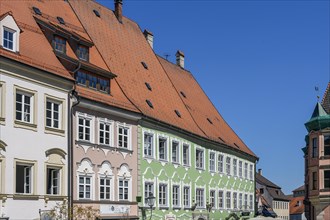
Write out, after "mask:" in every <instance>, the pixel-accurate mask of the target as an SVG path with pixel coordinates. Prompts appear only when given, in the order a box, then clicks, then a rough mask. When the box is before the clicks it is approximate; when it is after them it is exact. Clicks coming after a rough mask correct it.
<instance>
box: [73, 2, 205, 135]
mask: <svg viewBox="0 0 330 220" xmlns="http://www.w3.org/2000/svg"><path fill="white" fill-rule="evenodd" d="M69 3H70V4H71V6H72V8H73V10H74V11H75V13H76V14H77V16H78V18H79V19H80V21H81V23H82V24H83V25H84V28H85V29H86V31H87V32H88V33H89V35H90V37H91V39H92V41H93V42H94V44H95V46H96V47H97V48H98V50H99V51H100V53H101V54H102V57H103V58H104V60H105V62H106V64H107V66H108V67H109V69H110V71H111V72H113V73H114V74H116V75H117V77H116V78H115V80H116V81H117V82H118V83H119V85H120V87H121V89H122V90H123V92H124V93H125V94H126V96H127V97H128V98H129V99H130V100H131V102H132V103H134V105H135V106H136V107H137V108H138V109H139V110H140V111H141V112H142V113H143V114H144V115H145V116H146V117H148V118H152V119H154V120H158V121H161V122H163V123H165V124H168V125H171V126H174V127H176V128H179V129H184V130H185V131H189V132H192V133H194V134H197V135H199V136H202V137H206V136H205V134H204V133H203V132H202V131H201V129H200V128H199V127H198V126H197V125H196V123H195V122H194V120H193V118H192V117H191V115H190V113H189V112H188V110H187V109H186V107H185V105H184V103H183V102H182V100H181V99H180V97H179V96H178V94H177V92H176V90H175V88H174V86H173V84H172V83H171V81H170V80H169V78H168V77H167V75H166V73H165V71H164V69H163V67H162V66H161V64H160V63H159V61H158V59H157V57H156V55H155V53H154V51H153V50H152V49H151V47H150V46H149V44H148V43H147V41H146V39H145V37H144V35H143V33H142V32H141V29H140V27H139V26H138V25H137V24H136V23H135V22H133V21H131V20H129V19H127V18H126V17H123V19H122V23H120V22H118V20H117V18H116V16H115V14H114V12H113V11H112V10H109V9H108V8H106V7H104V6H102V5H99V4H98V3H96V2H94V1H69ZM94 9H97V10H98V11H99V13H100V14H101V16H100V17H97V16H96V15H95V13H94V12H93V10H94ZM142 62H144V63H145V64H146V65H147V68H145V67H144V66H143V65H142ZM146 82H147V83H149V85H150V86H151V88H152V90H151V91H150V90H149V89H148V88H147V87H146V85H145V83H146ZM147 100H149V101H150V103H151V104H152V106H153V107H149V105H148V102H147ZM175 110H177V112H178V113H179V115H180V116H181V117H179V116H178V115H177V114H176V112H175Z"/></svg>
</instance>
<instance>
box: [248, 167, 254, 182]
mask: <svg viewBox="0 0 330 220" xmlns="http://www.w3.org/2000/svg"><path fill="white" fill-rule="evenodd" d="M253 171H254V170H253V164H250V169H249V177H250V180H253V173H254V172H253Z"/></svg>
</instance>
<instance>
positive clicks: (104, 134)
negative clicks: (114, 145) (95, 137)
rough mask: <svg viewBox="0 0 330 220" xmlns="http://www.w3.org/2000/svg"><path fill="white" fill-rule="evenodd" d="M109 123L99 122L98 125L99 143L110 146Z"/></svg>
mask: <svg viewBox="0 0 330 220" xmlns="http://www.w3.org/2000/svg"><path fill="white" fill-rule="evenodd" d="M110 137H111V123H108V122H105V121H100V123H99V143H100V144H103V145H110V143H111V140H110Z"/></svg>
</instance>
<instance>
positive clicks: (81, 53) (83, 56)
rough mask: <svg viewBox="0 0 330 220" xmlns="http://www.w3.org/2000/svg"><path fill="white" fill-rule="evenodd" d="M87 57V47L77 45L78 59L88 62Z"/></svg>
mask: <svg viewBox="0 0 330 220" xmlns="http://www.w3.org/2000/svg"><path fill="white" fill-rule="evenodd" d="M88 55H89V51H88V47H86V46H83V45H78V50H77V56H78V58H79V59H80V60H85V61H88V58H89V57H88Z"/></svg>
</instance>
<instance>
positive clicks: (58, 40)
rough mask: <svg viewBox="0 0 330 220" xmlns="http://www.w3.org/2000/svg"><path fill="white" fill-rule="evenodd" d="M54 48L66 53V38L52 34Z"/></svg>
mask: <svg viewBox="0 0 330 220" xmlns="http://www.w3.org/2000/svg"><path fill="white" fill-rule="evenodd" d="M54 50H56V51H58V52H61V53H66V40H65V39H64V38H63V37H60V36H58V35H55V36H54Z"/></svg>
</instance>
